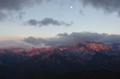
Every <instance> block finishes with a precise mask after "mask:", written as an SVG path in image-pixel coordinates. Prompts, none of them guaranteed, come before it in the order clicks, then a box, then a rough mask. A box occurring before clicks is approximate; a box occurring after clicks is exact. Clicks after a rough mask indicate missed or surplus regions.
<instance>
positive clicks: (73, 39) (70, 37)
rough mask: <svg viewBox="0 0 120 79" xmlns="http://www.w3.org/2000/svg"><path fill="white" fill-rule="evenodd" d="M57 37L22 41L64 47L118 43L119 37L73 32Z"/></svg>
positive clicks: (36, 44) (119, 41) (29, 38)
mask: <svg viewBox="0 0 120 79" xmlns="http://www.w3.org/2000/svg"><path fill="white" fill-rule="evenodd" d="M57 36H58V37H54V38H46V39H44V38H35V37H28V38H25V39H24V40H23V41H24V42H26V43H29V44H31V45H34V46H42V45H45V46H52V45H64V44H75V43H78V42H83V41H94V42H103V43H105V44H112V43H120V35H116V34H111V35H109V34H106V33H102V34H99V33H91V32H73V33H71V34H68V33H63V34H62V33H59V34H57Z"/></svg>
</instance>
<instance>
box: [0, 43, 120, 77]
mask: <svg viewBox="0 0 120 79" xmlns="http://www.w3.org/2000/svg"><path fill="white" fill-rule="evenodd" d="M0 61H1V63H2V64H4V65H5V66H6V67H7V68H8V69H9V70H11V71H12V72H14V73H16V75H17V78H18V77H20V76H25V75H27V74H28V73H30V72H35V73H45V72H57V73H65V72H69V71H81V70H94V69H95V70H98V69H108V70H114V71H119V72H120V44H112V45H105V44H103V43H96V42H82V43H78V44H74V45H62V46H51V47H44V48H34V47H32V48H30V49H1V50H0ZM11 71H10V72H11Z"/></svg>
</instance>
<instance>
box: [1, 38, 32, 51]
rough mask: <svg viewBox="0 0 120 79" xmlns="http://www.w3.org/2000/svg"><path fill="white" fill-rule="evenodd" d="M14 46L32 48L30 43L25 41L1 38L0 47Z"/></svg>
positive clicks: (11, 47)
mask: <svg viewBox="0 0 120 79" xmlns="http://www.w3.org/2000/svg"><path fill="white" fill-rule="evenodd" d="M14 48H30V46H29V45H26V44H24V43H23V42H22V43H21V42H17V41H13V40H0V49H14Z"/></svg>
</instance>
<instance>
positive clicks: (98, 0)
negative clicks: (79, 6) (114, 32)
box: [79, 0, 120, 15]
mask: <svg viewBox="0 0 120 79" xmlns="http://www.w3.org/2000/svg"><path fill="white" fill-rule="evenodd" d="M79 1H80V2H83V5H84V6H86V5H92V6H93V7H94V8H96V9H103V10H104V11H105V12H108V13H112V12H118V14H119V15H120V0H79Z"/></svg>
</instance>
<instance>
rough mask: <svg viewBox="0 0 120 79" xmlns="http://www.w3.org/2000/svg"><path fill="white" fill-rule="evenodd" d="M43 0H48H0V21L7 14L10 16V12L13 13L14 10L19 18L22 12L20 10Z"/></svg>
mask: <svg viewBox="0 0 120 79" xmlns="http://www.w3.org/2000/svg"><path fill="white" fill-rule="evenodd" d="M43 1H47V2H49V0H0V21H2V20H3V18H4V19H5V18H6V17H7V18H8V16H11V14H10V13H12V14H13V13H14V12H16V13H18V15H20V16H19V17H20V18H21V15H22V14H23V13H21V12H20V11H22V10H23V9H25V8H29V7H32V6H33V5H36V4H41V3H42V2H43ZM3 15H4V16H3Z"/></svg>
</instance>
